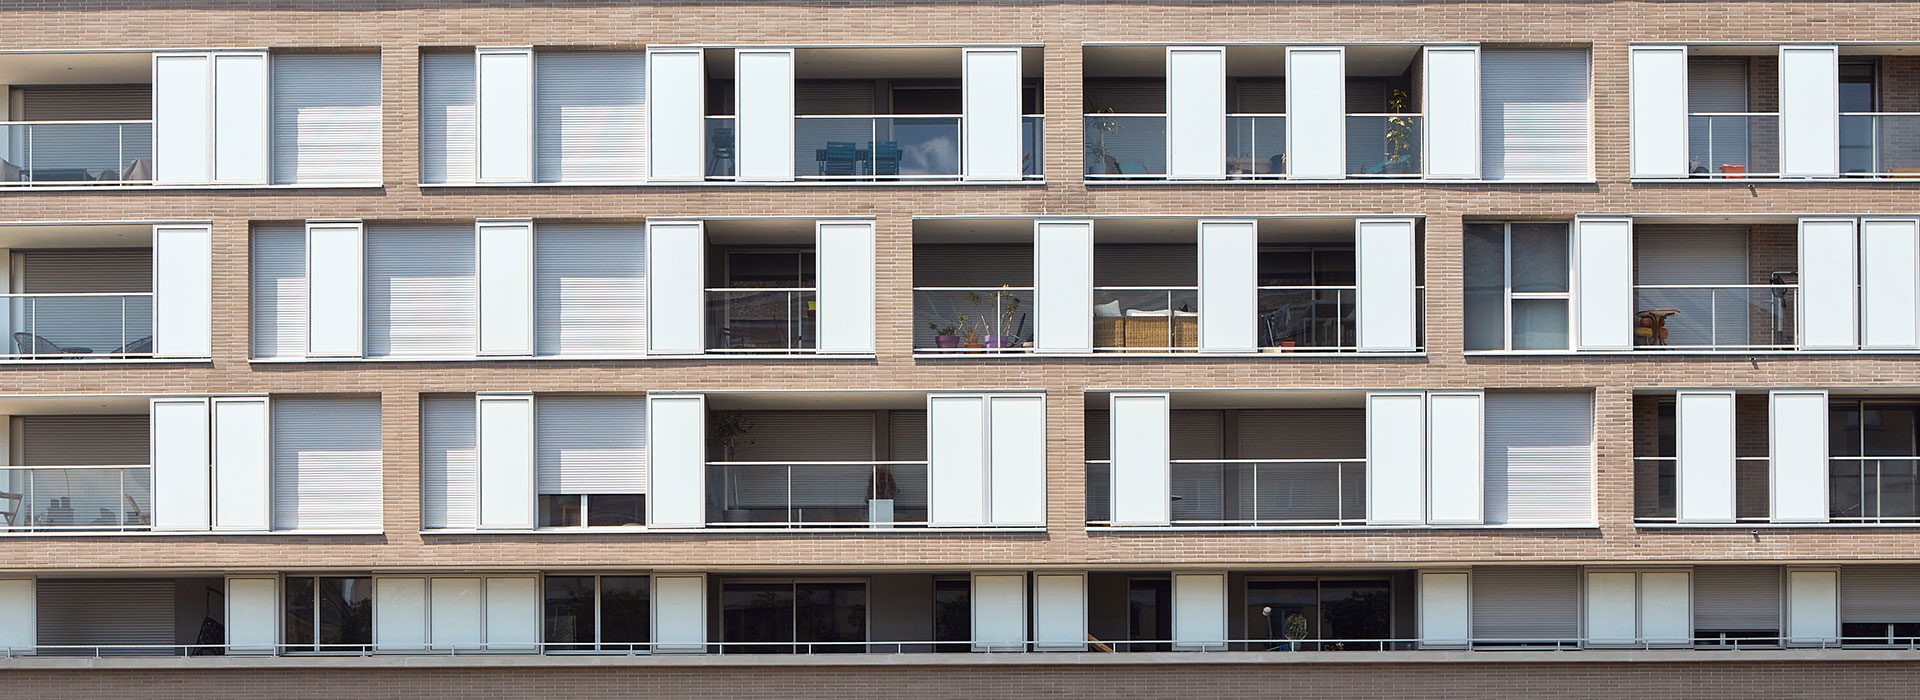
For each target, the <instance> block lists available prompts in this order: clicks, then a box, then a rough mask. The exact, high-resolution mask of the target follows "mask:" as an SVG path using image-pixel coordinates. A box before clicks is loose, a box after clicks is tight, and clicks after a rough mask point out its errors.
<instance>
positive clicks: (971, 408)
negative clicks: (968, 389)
mask: <svg viewBox="0 0 1920 700" xmlns="http://www.w3.org/2000/svg"><path fill="white" fill-rule="evenodd" d="M988 428H989V423H988V422H987V408H986V399H985V398H984V397H981V396H948V395H942V394H931V395H928V396H927V460H928V461H927V464H928V473H929V476H928V482H929V483H928V485H927V488H928V491H929V497H930V498H931V499H932V500H933V503H932V504H930V505H931V508H930V509H929V513H928V515H927V520H928V521H929V524H931V525H934V526H941V525H956V526H965V525H980V524H983V523H985V522H987V519H988V517H989V507H990V506H989V504H988V503H987V500H986V499H987V490H986V489H987V469H988V459H989V454H988V452H987V430H988Z"/></svg>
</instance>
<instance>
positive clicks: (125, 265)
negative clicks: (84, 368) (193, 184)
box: [0, 224, 212, 363]
mask: <svg viewBox="0 0 1920 700" xmlns="http://www.w3.org/2000/svg"><path fill="white" fill-rule="evenodd" d="M210 240H211V236H210V235H209V233H208V230H207V227H206V226H205V225H204V224H201V225H170V224H169V225H158V226H155V225H120V224H101V225H73V226H64V225H23V226H5V227H0V281H4V282H5V283H6V285H7V286H6V289H5V293H0V336H3V337H4V338H5V344H4V347H5V349H4V352H0V361H30V362H38V363H45V362H49V361H70V362H79V361H87V362H97V361H124V360H140V359H154V358H159V359H170V360H193V359H201V358H206V357H209V356H210V355H211V354H212V352H211V342H210V335H209V321H210V315H211V314H210V310H209V305H210V302H211V299H210V292H209V280H210V277H211V270H210V268H209V264H210V258H209V256H210V251H209V249H208V245H209V243H210ZM156 259H163V260H166V261H167V264H165V265H156V264H155V261H156Z"/></svg>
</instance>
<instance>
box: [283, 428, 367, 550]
mask: <svg viewBox="0 0 1920 700" xmlns="http://www.w3.org/2000/svg"><path fill="white" fill-rule="evenodd" d="M271 413H272V414H273V418H272V421H273V436H272V439H273V466H272V470H273V529H275V530H305V529H317V530H366V529H377V528H379V527H380V524H381V523H380V516H381V507H380V463H381V460H380V401H379V399H375V398H307V397H295V398H285V397H274V399H273V406H272V410H271Z"/></svg>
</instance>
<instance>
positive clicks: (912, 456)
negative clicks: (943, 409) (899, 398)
mask: <svg viewBox="0 0 1920 700" xmlns="http://www.w3.org/2000/svg"><path fill="white" fill-rule="evenodd" d="M887 459H888V460H891V461H895V462H916V461H920V460H924V459H927V412H926V411H913V410H907V411H888V412H887Z"/></svg>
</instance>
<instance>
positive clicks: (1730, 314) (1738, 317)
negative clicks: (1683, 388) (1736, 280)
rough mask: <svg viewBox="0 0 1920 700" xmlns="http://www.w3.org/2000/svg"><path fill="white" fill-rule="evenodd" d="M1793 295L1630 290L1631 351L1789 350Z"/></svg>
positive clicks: (1691, 288)
mask: <svg viewBox="0 0 1920 700" xmlns="http://www.w3.org/2000/svg"><path fill="white" fill-rule="evenodd" d="M1798 291H1799V288H1798V287H1797V286H1796V285H1790V284H1743V285H1698V284H1641V285H1634V288H1633V302H1634V309H1636V311H1635V312H1634V318H1633V324H1634V326H1633V330H1634V349H1635V350H1645V351H1661V350H1679V351H1707V352H1729V351H1749V350H1792V349H1794V347H1796V342H1797V338H1796V337H1795V335H1794V314H1795V313H1796V311H1797V309H1798V307H1797V306H1796V303H1795V302H1796V299H1797V293H1798Z"/></svg>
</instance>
